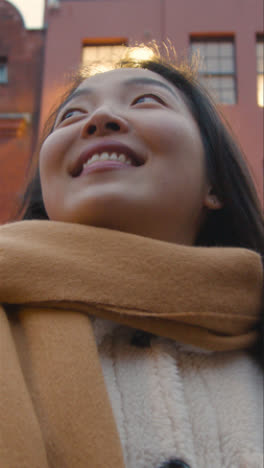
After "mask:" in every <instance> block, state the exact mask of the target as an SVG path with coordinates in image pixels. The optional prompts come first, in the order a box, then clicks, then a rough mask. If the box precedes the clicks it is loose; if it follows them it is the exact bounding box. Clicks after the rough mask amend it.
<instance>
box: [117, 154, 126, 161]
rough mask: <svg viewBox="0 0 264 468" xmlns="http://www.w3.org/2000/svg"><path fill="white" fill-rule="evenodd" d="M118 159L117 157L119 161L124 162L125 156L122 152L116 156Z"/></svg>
mask: <svg viewBox="0 0 264 468" xmlns="http://www.w3.org/2000/svg"><path fill="white" fill-rule="evenodd" d="M118 159H119V161H121V162H125V160H126V157H125V155H124V154H120V155H119V156H118Z"/></svg>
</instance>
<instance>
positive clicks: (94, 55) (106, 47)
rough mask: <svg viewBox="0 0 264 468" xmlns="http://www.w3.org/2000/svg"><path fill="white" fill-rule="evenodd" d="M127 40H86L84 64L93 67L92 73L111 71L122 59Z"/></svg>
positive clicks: (84, 43)
mask: <svg viewBox="0 0 264 468" xmlns="http://www.w3.org/2000/svg"><path fill="white" fill-rule="evenodd" d="M125 49H126V39H124V38H117V39H115V38H114V39H86V40H84V41H83V50H82V64H83V65H85V66H88V67H91V73H92V74H93V73H97V72H104V71H107V70H110V69H111V68H112V65H113V63H114V62H116V61H118V60H120V59H121V57H122V56H123V54H124V51H125Z"/></svg>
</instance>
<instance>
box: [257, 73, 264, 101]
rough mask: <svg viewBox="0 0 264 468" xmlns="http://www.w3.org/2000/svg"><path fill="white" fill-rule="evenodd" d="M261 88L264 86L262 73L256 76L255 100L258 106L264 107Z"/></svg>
mask: <svg viewBox="0 0 264 468" xmlns="http://www.w3.org/2000/svg"><path fill="white" fill-rule="evenodd" d="M263 88H264V75H258V76H257V93H258V94H257V100H258V105H259V106H260V107H264V97H263V94H264V93H263Z"/></svg>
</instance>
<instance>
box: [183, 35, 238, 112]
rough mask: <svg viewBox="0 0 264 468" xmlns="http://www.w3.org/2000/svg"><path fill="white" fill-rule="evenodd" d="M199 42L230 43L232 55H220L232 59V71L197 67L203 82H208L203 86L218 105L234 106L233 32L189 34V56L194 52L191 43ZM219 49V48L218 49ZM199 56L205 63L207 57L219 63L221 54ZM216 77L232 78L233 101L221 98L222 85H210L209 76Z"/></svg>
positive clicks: (234, 57)
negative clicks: (214, 86)
mask: <svg viewBox="0 0 264 468" xmlns="http://www.w3.org/2000/svg"><path fill="white" fill-rule="evenodd" d="M199 43H201V44H202V45H208V44H216V43H219V44H220V43H221V44H224V43H228V44H230V45H232V55H230V56H227V57H225V56H222V58H226V59H227V58H228V59H232V68H233V70H232V71H224V70H221V69H220V67H218V68H219V69H218V70H217V71H215V72H212V71H207V70H206V69H205V70H204V71H202V70H199V68H198V74H199V76H200V77H201V81H202V83H203V84H204V83H205V82H207V83H208V85H207V84H206V85H205V86H206V87H208V89H209V92H210V93H211V94H213V95H214V97H215V98H216V100H217V102H218V103H219V104H220V105H224V106H234V105H236V104H237V103H238V89H237V64H236V43H235V35H234V34H233V33H225V34H221V33H210V34H191V35H190V50H191V56H193V54H194V53H195V52H194V51H193V44H199ZM219 50H220V49H219ZM201 58H204V61H203V63H204V64H206V61H207V59H208V58H209V59H210V58H211V59H212V60H213V59H214V58H215V60H218V62H219V64H221V55H219V52H218V54H217V55H216V56H215V57H213V56H212V57H210V56H204V57H203V56H202V54H201ZM214 77H217V78H219V79H220V80H221V78H224V77H229V78H231V79H232V83H233V86H232V88H231V87H230V90H232V92H233V102H225V101H222V100H221V91H222V90H223V91H224V88H222V87H219V86H218V87H216V88H213V87H212V86H210V78H214Z"/></svg>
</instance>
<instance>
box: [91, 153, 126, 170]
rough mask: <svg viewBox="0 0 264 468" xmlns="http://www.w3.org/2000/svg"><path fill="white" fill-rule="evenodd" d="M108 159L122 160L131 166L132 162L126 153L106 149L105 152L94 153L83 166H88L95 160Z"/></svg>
mask: <svg viewBox="0 0 264 468" xmlns="http://www.w3.org/2000/svg"><path fill="white" fill-rule="evenodd" d="M101 160H102V161H107V160H112V161H120V162H123V163H126V164H128V165H129V166H131V164H132V162H131V160H130V159H129V158H128V157H127V156H125V154H123V153H122V154H120V155H118V154H117V153H111V154H110V153H107V152H106V151H105V152H103V153H102V154H100V155H99V154H97V153H96V154H94V155H93V156H92V157H91V158H90V159H88V161H86V163H84V164H83V167H87V166H89V165H90V164H93V163H94V162H95V161H101Z"/></svg>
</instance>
